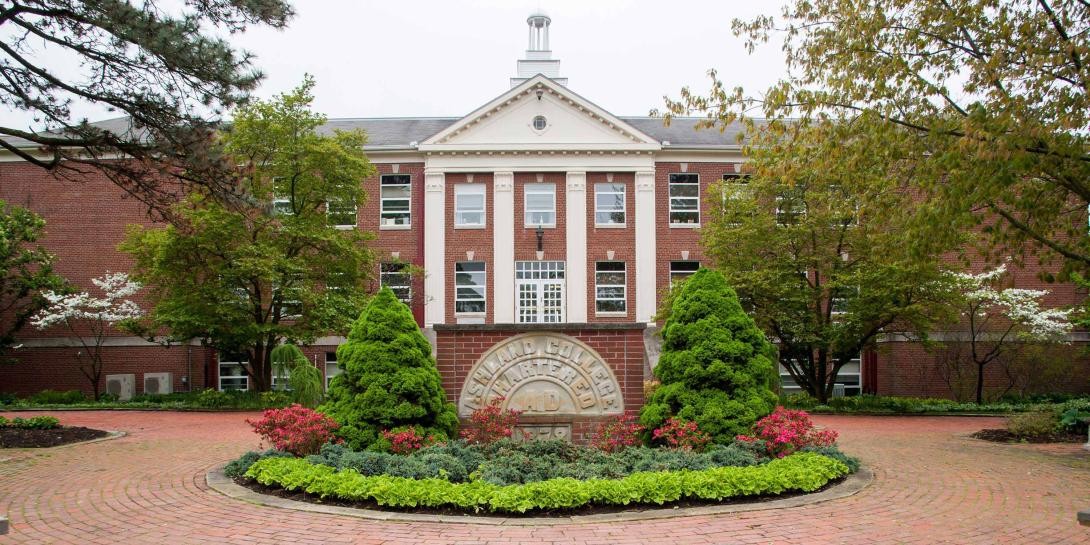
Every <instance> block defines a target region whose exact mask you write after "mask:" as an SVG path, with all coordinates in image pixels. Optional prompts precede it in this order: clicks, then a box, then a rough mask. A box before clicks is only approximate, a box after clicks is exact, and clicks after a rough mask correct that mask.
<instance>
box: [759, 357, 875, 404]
mask: <svg viewBox="0 0 1090 545" xmlns="http://www.w3.org/2000/svg"><path fill="white" fill-rule="evenodd" d="M830 363H832V362H830ZM862 364H863V357H862V354H860V355H858V356H856V357H854V358H852V359H850V360H848V362H847V363H845V364H844V366H843V367H841V368H840V370H839V371H838V372H837V373H836V380H835V381H834V383H833V384H834V387H833V395H834V396H839V395H841V388H843V395H845V396H856V395H860V394H861V393H863V365H862ZM779 367H780V385H781V387H782V389H783V391H784V393H787V394H794V393H798V392H801V391H803V390H802V386H799V385H798V383H796V382H795V379H793V378H792V377H791V373H790V372H789V371H788V370H787V367H786V366H785V365H784V364H783V363H782V362H781V363H780V366H779Z"/></svg>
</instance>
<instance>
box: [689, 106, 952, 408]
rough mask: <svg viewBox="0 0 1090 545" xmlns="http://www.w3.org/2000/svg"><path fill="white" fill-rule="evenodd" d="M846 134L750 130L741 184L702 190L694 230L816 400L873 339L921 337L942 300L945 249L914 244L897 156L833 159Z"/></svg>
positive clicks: (908, 196) (828, 128) (828, 126)
mask: <svg viewBox="0 0 1090 545" xmlns="http://www.w3.org/2000/svg"><path fill="white" fill-rule="evenodd" d="M852 130H853V129H852V127H851V126H848V125H844V124H840V123H836V122H827V123H820V124H813V125H809V126H807V125H801V124H795V123H780V122H772V123H770V124H769V125H768V126H766V127H764V128H763V129H762V130H761V131H758V132H756V133H754V135H753V136H754V138H755V139H754V140H752V141H750V142H749V145H748V146H747V147H746V153H748V154H749V156H750V158H751V161H750V166H751V167H752V169H753V174H752V176H751V177H748V178H738V179H733V180H725V181H724V182H723V183H722V184H721V185H720V186H718V187H717V188H715V189H713V190H712V191H711V192H710V194H712V195H714V197H710V198H709V200H708V203H707V204H708V206H709V208H710V214H709V215H710V218H709V219H708V220H707V221H706V222H704V228H703V243H704V248H705V252H706V254H707V255H708V256H709V257H710V258H711V259H712V260H713V262H714V263H715V266H716V267H717V269H718V270H720V271H722V272H723V274H724V275H725V276H726V278H727V283H729V284H730V285H731V286H733V287H734V289H736V290H737V292H738V294H739V296H740V297H741V298H742V300H743V301H744V302H745V305H746V307H747V308H748V309H750V310H751V312H752V313H753V317H754V320H755V321H756V323H757V325H758V326H759V327H760V328H761V329H762V330H764V331H765V332H766V333H767V334H768V336H769V337H771V338H772V339H774V340H775V341H776V342H777V343H778V347H779V351H780V363H781V364H783V366H784V367H785V368H786V369H787V371H788V372H789V374H790V375H791V378H792V379H793V380H794V382H795V383H796V384H798V385H799V386H800V387H802V389H804V390H805V391H806V392H808V393H809V394H810V395H813V396H814V397H816V398H818V399H819V400H821V401H825V400H826V399H828V398H829V396H830V395H832V389H833V385H834V384H835V383H836V379H837V374H838V373H839V372H840V370H841V369H842V368H843V367H844V366H845V365H846V364H848V363H849V362H850V361H851V360H853V359H856V358H859V356H860V352H862V351H863V350H864V349H866V348H868V347H870V346H872V344H873V343H874V342H875V341H876V340H877V337H878V336H879V335H881V334H883V333H909V334H912V335H914V336H915V337H918V338H926V334H927V332H928V331H929V330H930V329H931V327H932V326H933V325H934V324H936V323H939V322H941V321H944V320H947V319H949V318H950V316H949V315H950V310H949V307H948V306H947V305H946V303H948V302H949V301H951V300H952V298H953V297H954V292H953V286H952V276H951V275H949V274H947V273H948V270H949V268H950V267H951V265H949V264H948V263H947V262H946V261H945V260H944V259H943V255H944V253H945V252H946V251H948V250H950V249H952V248H953V247H956V244H953V243H951V244H950V245H947V244H945V242H946V241H947V237H940V236H935V237H930V238H929V239H928V240H926V241H917V240H915V239H914V236H915V235H913V234H912V233H910V232H908V231H907V230H906V229H905V227H904V226H905V224H906V222H910V221H912V217H913V214H914V213H915V211H916V206H917V205H916V200H915V199H914V196H913V193H912V190H911V188H910V187H908V186H907V185H906V184H905V183H903V182H901V181H899V180H898V175H897V174H898V169H899V168H901V163H900V161H899V159H900V157H899V156H898V155H897V151H898V150H896V149H882V148H877V149H874V150H872V152H871V154H870V155H868V156H865V157H858V158H855V159H854V160H853V161H851V162H845V161H844V160H843V157H842V155H841V154H840V153H839V152H838V150H840V149H842V148H843V147H845V146H852V145H853V143H852V142H850V134H851V131H852ZM957 240H959V241H960V240H963V239H960V238H959V239H957Z"/></svg>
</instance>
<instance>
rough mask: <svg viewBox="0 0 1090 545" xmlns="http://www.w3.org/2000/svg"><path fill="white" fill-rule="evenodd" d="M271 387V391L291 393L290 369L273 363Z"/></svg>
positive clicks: (281, 364) (284, 365)
mask: <svg viewBox="0 0 1090 545" xmlns="http://www.w3.org/2000/svg"><path fill="white" fill-rule="evenodd" d="M271 387H272V390H273V391H279V392H287V391H291V369H289V368H288V366H287V365H286V364H283V363H276V362H273V364H272V385H271Z"/></svg>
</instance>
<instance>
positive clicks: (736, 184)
mask: <svg viewBox="0 0 1090 545" xmlns="http://www.w3.org/2000/svg"><path fill="white" fill-rule="evenodd" d="M747 191H749V174H735V173H727V174H724V175H723V199H725V200H729V199H741V198H742V197H744V196H745V195H746V192H747Z"/></svg>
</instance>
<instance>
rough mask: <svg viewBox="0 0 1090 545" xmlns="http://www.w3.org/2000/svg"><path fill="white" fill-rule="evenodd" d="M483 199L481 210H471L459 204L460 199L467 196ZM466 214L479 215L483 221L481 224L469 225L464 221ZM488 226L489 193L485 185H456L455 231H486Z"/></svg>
mask: <svg viewBox="0 0 1090 545" xmlns="http://www.w3.org/2000/svg"><path fill="white" fill-rule="evenodd" d="M477 195H479V196H480V197H481V206H480V208H479V209H477V208H473V209H469V208H467V207H465V206H463V205H462V204H460V203H459V198H460V197H465V196H477ZM465 213H470V214H473V213H479V214H480V215H481V216H480V217H481V221H480V222H479V223H469V222H464V221H462V214H465ZM486 225H488V191H486V190H485V186H484V184H468V183H467V184H455V185H454V228H455V229H484V228H485V226H486Z"/></svg>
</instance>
